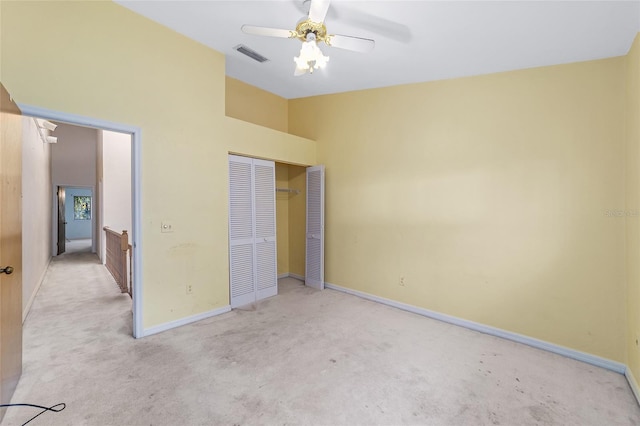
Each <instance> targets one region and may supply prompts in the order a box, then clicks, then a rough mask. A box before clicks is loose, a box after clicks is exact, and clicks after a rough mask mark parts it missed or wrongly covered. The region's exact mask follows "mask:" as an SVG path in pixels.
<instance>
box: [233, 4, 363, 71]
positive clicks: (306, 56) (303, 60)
mask: <svg viewBox="0 0 640 426" xmlns="http://www.w3.org/2000/svg"><path fill="white" fill-rule="evenodd" d="M306 1H309V0H306ZM310 1H311V4H310V6H309V14H308V16H307V17H306V19H305V18H303V19H302V20H301V21H300V22H298V25H296V29H295V30H284V29H280V28H267V27H256V26H253V25H243V26H242V32H244V33H245V34H252V35H258V36H269V37H280V38H297V39H298V40H301V41H302V48H301V49H300V55H299V56H296V57H294V58H293V60H294V62H295V63H296V69H295V72H294V73H293V75H295V76H298V75H302V74H304V73H306V72H309V73H310V74H312V73H313V70H315V69H318V68H324V66H325V65H326V64H327V61H329V57H328V56H324V54H323V53H322V51H321V50H320V48H319V47H318V42H319V41H321V42H324V43H325V44H326V45H327V46H331V47H337V48H339V49H346V50H352V51H355V52H363V53H365V52H369V51H371V49H373V47H374V46H375V41H373V40H371V39H368V38H361V37H353V36H346V35H339V34H327V27H326V26H325V24H324V18H325V17H326V16H327V12H328V11H329V5H330V4H331V0H310Z"/></svg>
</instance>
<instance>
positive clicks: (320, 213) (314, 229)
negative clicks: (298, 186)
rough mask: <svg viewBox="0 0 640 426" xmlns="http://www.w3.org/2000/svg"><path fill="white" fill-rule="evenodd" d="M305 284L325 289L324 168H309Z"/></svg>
mask: <svg viewBox="0 0 640 426" xmlns="http://www.w3.org/2000/svg"><path fill="white" fill-rule="evenodd" d="M304 283H305V284H306V285H308V286H310V287H313V288H317V289H319V290H322V289H324V166H314V167H308V168H307V236H306V268H305V277H304Z"/></svg>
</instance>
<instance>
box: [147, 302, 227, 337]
mask: <svg viewBox="0 0 640 426" xmlns="http://www.w3.org/2000/svg"><path fill="white" fill-rule="evenodd" d="M230 311H231V305H227V306H223V307H222V308H218V309H213V310H211V311H207V312H203V313H201V314H196V315H191V316H190V317H186V318H181V319H179V320H175V321H170V322H165V323H164V324H160V325H156V326H154V327H151V328H145V329H144V333H143V335H144V337H146V336H151V335H152V334H157V333H162V332H163V331H167V330H171V329H172V328H176V327H181V326H183V325H187V324H191V323H192V322H196V321H201V320H203V319H207V318H211V317H215V316H216V315H222V314H226V313H227V312H230Z"/></svg>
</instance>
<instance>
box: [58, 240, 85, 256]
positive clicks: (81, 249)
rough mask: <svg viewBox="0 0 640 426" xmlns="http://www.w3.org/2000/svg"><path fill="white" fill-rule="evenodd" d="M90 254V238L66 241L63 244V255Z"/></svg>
mask: <svg viewBox="0 0 640 426" xmlns="http://www.w3.org/2000/svg"><path fill="white" fill-rule="evenodd" d="M89 252H91V238H88V239H87V238H82V239H79V240H67V241H66V242H65V247H64V254H72V253H89Z"/></svg>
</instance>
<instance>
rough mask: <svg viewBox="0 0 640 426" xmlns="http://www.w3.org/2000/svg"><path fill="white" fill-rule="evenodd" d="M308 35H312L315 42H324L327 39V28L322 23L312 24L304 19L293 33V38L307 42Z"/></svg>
mask: <svg viewBox="0 0 640 426" xmlns="http://www.w3.org/2000/svg"><path fill="white" fill-rule="evenodd" d="M308 33H314V34H315V35H316V40H318V41H322V42H324V41H325V39H326V37H327V27H325V25H324V23H322V22H313V21H311V20H309V19H306V20H304V21H302V22H300V23H299V24H298V25H297V26H296V30H295V32H294V34H295V37H296V38H298V39H300V40H302V41H307V34H308Z"/></svg>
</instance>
